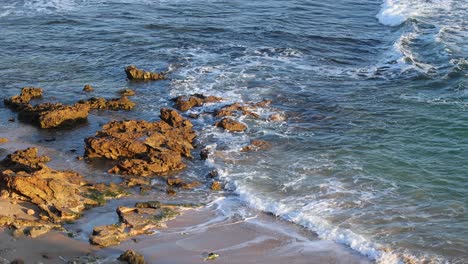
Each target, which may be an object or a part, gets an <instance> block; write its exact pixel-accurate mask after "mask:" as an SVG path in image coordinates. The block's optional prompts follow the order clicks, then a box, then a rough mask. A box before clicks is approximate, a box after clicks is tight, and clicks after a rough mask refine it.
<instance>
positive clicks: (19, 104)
mask: <svg viewBox="0 0 468 264" xmlns="http://www.w3.org/2000/svg"><path fill="white" fill-rule="evenodd" d="M41 97H42V88H36V87H24V88H22V89H21V93H20V94H19V95H15V96H12V97H10V98H5V99H4V100H3V102H4V103H5V106H7V107H8V108H10V109H12V110H14V111H19V110H21V109H23V108H24V107H26V106H27V105H28V104H29V102H30V101H31V100H32V99H35V98H41Z"/></svg>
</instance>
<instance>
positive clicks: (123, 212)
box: [90, 201, 183, 247]
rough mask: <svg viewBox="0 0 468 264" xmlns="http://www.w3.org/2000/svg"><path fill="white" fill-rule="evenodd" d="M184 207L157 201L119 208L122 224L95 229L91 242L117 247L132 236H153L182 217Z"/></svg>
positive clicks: (118, 212)
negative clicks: (169, 222)
mask: <svg viewBox="0 0 468 264" xmlns="http://www.w3.org/2000/svg"><path fill="white" fill-rule="evenodd" d="M181 206H183V205H168V204H161V203H159V202H157V201H154V202H145V203H136V204H135V207H125V206H120V207H119V208H117V214H118V215H119V220H120V223H118V224H114V225H107V226H100V227H95V228H94V230H93V234H92V236H91V237H90V242H91V243H92V244H95V245H100V246H103V247H107V246H111V245H117V244H120V243H121V242H122V241H124V240H127V239H129V238H131V237H132V236H137V235H142V234H153V231H152V230H154V229H157V228H162V227H165V222H167V221H168V220H170V219H173V218H175V217H176V216H178V215H180V211H181V210H180V207H181Z"/></svg>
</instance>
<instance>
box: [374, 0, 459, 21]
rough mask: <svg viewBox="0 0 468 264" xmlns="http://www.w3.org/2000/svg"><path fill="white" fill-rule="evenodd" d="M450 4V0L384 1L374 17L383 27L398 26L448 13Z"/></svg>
mask: <svg viewBox="0 0 468 264" xmlns="http://www.w3.org/2000/svg"><path fill="white" fill-rule="evenodd" d="M451 4H452V0H433V1H425V0H384V2H383V4H382V8H381V9H380V11H379V13H378V14H377V16H376V17H377V18H378V19H379V22H380V23H382V24H384V25H387V26H398V25H401V24H402V23H404V22H405V21H407V20H408V19H410V18H415V17H419V16H427V15H431V14H434V13H437V12H441V11H448V10H450V8H451Z"/></svg>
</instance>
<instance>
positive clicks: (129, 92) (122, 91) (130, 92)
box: [119, 88, 135, 96]
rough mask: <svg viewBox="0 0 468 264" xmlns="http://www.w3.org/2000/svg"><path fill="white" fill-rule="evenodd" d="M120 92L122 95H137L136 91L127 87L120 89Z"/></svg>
mask: <svg viewBox="0 0 468 264" xmlns="http://www.w3.org/2000/svg"><path fill="white" fill-rule="evenodd" d="M119 94H120V95H121V96H133V95H135V91H134V90H132V89H128V88H126V89H122V90H120V91H119Z"/></svg>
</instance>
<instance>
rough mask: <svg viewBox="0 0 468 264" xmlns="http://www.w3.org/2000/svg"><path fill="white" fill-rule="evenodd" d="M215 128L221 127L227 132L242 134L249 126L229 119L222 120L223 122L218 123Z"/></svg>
mask: <svg viewBox="0 0 468 264" xmlns="http://www.w3.org/2000/svg"><path fill="white" fill-rule="evenodd" d="M215 126H217V127H221V128H223V129H225V130H229V131H232V132H242V131H245V130H246V129H247V126H246V125H245V124H242V123H241V122H239V121H236V120H234V119H232V118H227V117H225V118H223V119H221V121H219V122H216V123H215Z"/></svg>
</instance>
